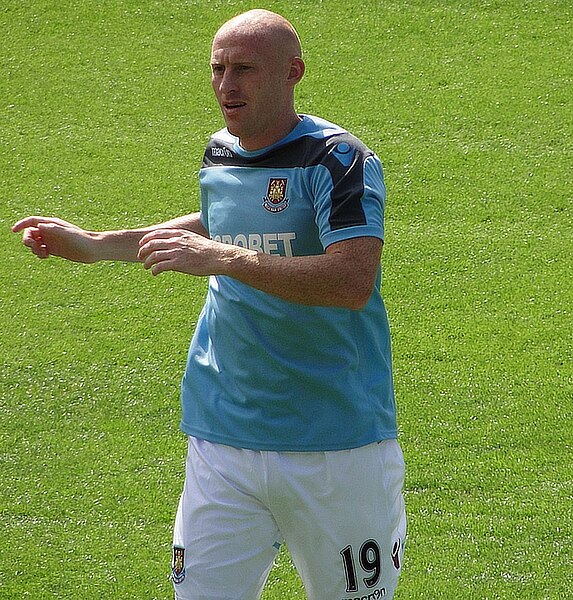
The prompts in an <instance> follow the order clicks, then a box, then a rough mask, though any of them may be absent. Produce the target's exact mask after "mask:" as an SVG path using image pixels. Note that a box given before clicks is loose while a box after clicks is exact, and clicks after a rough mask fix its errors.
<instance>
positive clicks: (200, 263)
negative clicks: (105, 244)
mask: <svg viewBox="0 0 573 600" xmlns="http://www.w3.org/2000/svg"><path fill="white" fill-rule="evenodd" d="M139 245H140V248H139V254H138V255H137V257H138V259H139V260H141V261H142V262H143V266H144V267H145V268H146V269H151V272H152V273H153V275H158V274H159V273H162V272H164V271H178V272H179V273H187V274H189V275H199V276H203V275H213V274H214V271H215V270H216V266H217V264H218V261H219V259H220V258H221V256H222V253H223V252H225V250H228V249H229V248H230V247H229V246H228V245H226V244H221V243H219V242H214V241H213V240H210V239H208V238H206V237H204V236H202V235H199V234H197V233H193V232H191V231H189V230H187V229H157V230H155V231H152V232H151V233H148V234H147V235H145V236H143V237H142V238H141V240H140V242H139Z"/></svg>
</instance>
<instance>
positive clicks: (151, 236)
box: [139, 229, 181, 246]
mask: <svg viewBox="0 0 573 600" xmlns="http://www.w3.org/2000/svg"><path fill="white" fill-rule="evenodd" d="M177 235H181V232H180V231H179V230H177V229H156V230H155V231H150V232H149V233H146V234H145V235H144V236H143V237H142V238H141V239H140V240H139V245H140V246H145V245H146V244H148V243H149V242H151V241H152V240H160V239H162V240H164V239H168V238H172V237H176V236H177Z"/></svg>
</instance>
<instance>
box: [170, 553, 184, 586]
mask: <svg viewBox="0 0 573 600" xmlns="http://www.w3.org/2000/svg"><path fill="white" fill-rule="evenodd" d="M171 579H173V583H182V582H183V580H184V579H185V548H181V547H180V546H173V563H172V566H171Z"/></svg>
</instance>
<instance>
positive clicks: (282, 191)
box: [263, 177, 288, 213]
mask: <svg viewBox="0 0 573 600" xmlns="http://www.w3.org/2000/svg"><path fill="white" fill-rule="evenodd" d="M287 183H288V179H287V178H286V177H271V178H270V179H269V187H268V189H267V195H266V196H265V197H264V198H263V207H264V208H265V209H266V210H268V211H269V212H272V213H278V212H281V211H283V210H284V209H285V208H287V206H288V198H287V197H286V189H287Z"/></svg>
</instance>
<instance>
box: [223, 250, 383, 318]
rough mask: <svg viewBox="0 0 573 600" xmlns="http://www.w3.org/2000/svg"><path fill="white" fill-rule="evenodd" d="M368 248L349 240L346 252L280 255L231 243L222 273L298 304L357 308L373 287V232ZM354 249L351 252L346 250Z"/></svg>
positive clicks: (375, 257)
mask: <svg viewBox="0 0 573 600" xmlns="http://www.w3.org/2000/svg"><path fill="white" fill-rule="evenodd" d="M368 243H369V245H370V246H371V247H372V248H373V250H371V251H369V252H368V253H366V252H364V251H363V244H364V242H363V241H361V244H362V246H360V245H358V244H355V245H354V246H355V247H354V248H353V244H352V240H351V241H350V243H346V245H345V247H344V252H340V251H338V249H337V248H334V249H332V250H331V251H330V252H327V253H326V254H322V255H317V256H300V257H282V256H277V255H269V254H262V253H257V252H253V251H250V250H245V249H243V248H233V249H232V250H231V249H229V251H228V253H226V254H227V256H226V258H225V259H224V260H223V261H222V266H221V268H220V270H221V274H224V275H228V276H230V277H233V278H235V279H237V280H239V281H241V282H242V283H246V284H247V285H250V286H252V287H254V288H257V289H259V290H261V291H264V292H266V293H269V294H272V295H274V296H278V297H279V298H282V299H283V300H288V301H290V302H295V303H297V304H306V305H315V306H338V307H342V308H350V309H355V310H356V309H360V308H362V307H363V306H364V305H365V304H366V303H367V302H368V299H369V298H370V295H371V294H372V290H373V287H374V283H375V279H376V275H377V272H378V266H379V264H380V252H379V251H376V248H377V247H378V248H381V243H380V241H379V240H375V239H374V238H371V240H369V242H368ZM352 253H354V256H349V254H352Z"/></svg>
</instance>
